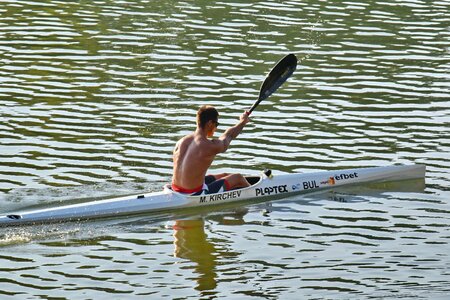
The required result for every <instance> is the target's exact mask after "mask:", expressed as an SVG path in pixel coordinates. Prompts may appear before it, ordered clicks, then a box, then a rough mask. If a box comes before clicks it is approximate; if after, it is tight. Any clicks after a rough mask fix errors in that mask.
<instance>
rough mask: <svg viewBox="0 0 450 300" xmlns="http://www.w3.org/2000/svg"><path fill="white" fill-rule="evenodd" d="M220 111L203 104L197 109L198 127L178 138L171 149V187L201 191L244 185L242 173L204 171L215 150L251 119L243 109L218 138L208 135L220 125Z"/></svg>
mask: <svg viewBox="0 0 450 300" xmlns="http://www.w3.org/2000/svg"><path fill="white" fill-rule="evenodd" d="M218 119H219V113H218V112H217V110H216V109H215V108H214V107H212V106H206V105H204V106H202V107H200V109H199V110H198V112H197V129H196V130H195V131H194V132H193V133H191V134H189V135H187V136H185V137H183V138H182V139H181V140H179V141H178V142H177V144H176V146H175V149H174V151H173V178H172V189H173V190H174V191H176V192H180V193H186V194H193V195H200V194H210V193H217V192H223V191H227V190H231V189H236V188H242V187H247V186H249V185H250V184H249V183H248V182H247V180H246V179H245V177H244V176H242V175H241V174H217V175H208V176H205V175H206V172H207V171H208V168H209V167H210V166H211V164H212V162H213V160H214V158H215V157H216V155H217V154H218V153H222V152H225V151H226V150H227V149H228V146H229V145H230V143H231V141H232V140H233V139H235V138H236V137H237V136H238V135H239V133H240V132H241V131H242V129H243V128H244V126H245V125H246V124H247V123H248V122H249V121H250V119H249V117H248V114H247V113H246V112H244V113H243V114H242V115H241V117H240V119H239V122H238V123H237V124H236V125H234V126H233V127H230V128H228V129H227V130H226V131H225V133H223V134H222V135H221V136H220V137H219V138H218V139H209V138H211V137H212V136H213V135H214V132H215V131H216V129H217V126H218V125H219V122H218Z"/></svg>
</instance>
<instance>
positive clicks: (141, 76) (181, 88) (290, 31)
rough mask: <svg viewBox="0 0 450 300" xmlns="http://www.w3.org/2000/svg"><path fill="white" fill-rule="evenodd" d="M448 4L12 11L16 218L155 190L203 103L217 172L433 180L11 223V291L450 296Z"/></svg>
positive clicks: (14, 294) (62, 4)
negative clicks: (371, 171) (217, 116)
mask: <svg viewBox="0 0 450 300" xmlns="http://www.w3.org/2000/svg"><path fill="white" fill-rule="evenodd" d="M449 11H450V2H449V1H421V0H415V1H413V0H410V1H408V0H405V1H394V2H382V1H365V2H353V1H343V2H342V1H277V2H275V1H265V2H250V1H248V2H243V1H236V2H231V3H229V2H220V1H213V2H211V1H191V2H189V1H188V2H175V1H162V2H161V1H120V2H117V1H82V2H79V1H73V2H70V1H46V2H45V3H39V2H32V1H1V2H0V191H1V193H2V194H1V195H0V201H1V202H0V203H1V208H0V212H5V211H10V210H14V209H19V208H25V207H29V206H35V205H37V206H42V205H59V204H61V203H62V202H64V201H69V200H73V199H84V200H89V199H93V198H97V197H104V196H112V195H118V194H127V193H133V192H136V191H142V190H150V191H156V190H158V189H159V188H160V186H161V185H162V184H163V183H164V182H166V181H168V180H170V173H171V163H170V159H171V151H172V147H173V145H174V143H175V142H176V140H178V139H179V138H180V137H181V136H183V135H184V134H186V133H188V132H190V131H192V130H193V129H194V121H195V112H196V110H197V108H198V107H199V106H200V105H202V104H212V105H215V106H216V107H217V108H218V109H219V110H220V112H221V121H220V123H221V126H220V127H221V128H220V129H221V130H224V129H225V128H226V127H227V126H231V125H233V124H234V122H235V121H236V119H237V118H238V116H239V114H240V113H241V112H242V111H243V110H244V109H246V108H248V107H249V106H251V104H252V103H253V101H254V100H255V99H256V97H257V94H258V89H259V85H260V83H261V81H262V80H263V78H264V76H265V74H266V73H267V72H268V71H269V70H270V68H271V67H272V66H273V64H274V63H275V62H276V61H277V60H278V59H279V58H281V57H282V56H283V55H285V54H286V53H291V52H292V53H295V54H296V55H297V56H298V57H299V59H300V61H299V67H298V69H297V71H296V73H295V74H294V76H293V77H292V78H291V79H290V80H289V81H288V82H287V83H286V84H285V85H284V86H283V87H282V88H281V89H280V91H279V92H277V93H276V94H275V95H273V96H271V97H270V98H269V99H268V100H267V101H265V102H264V103H263V104H261V105H260V107H258V110H257V111H256V112H255V114H254V116H253V121H252V123H251V124H250V125H249V126H248V127H247V128H246V130H245V132H244V133H243V134H242V135H241V136H240V137H239V138H238V139H237V140H235V141H234V142H233V144H232V147H231V148H230V150H229V152H227V153H226V154H224V155H221V156H220V157H218V159H217V161H216V163H215V165H214V169H215V170H217V171H218V172H222V171H241V172H245V173H253V172H259V171H260V170H262V169H264V168H271V169H273V170H276V171H277V172H278V173H280V172H307V171H316V170H329V169H338V168H349V167H366V166H379V165H389V164H393V163H421V164H425V165H426V166H427V177H426V186H425V187H423V183H422V182H420V181H419V182H417V181H414V182H406V183H395V184H394V183H392V184H388V185H387V184H382V185H370V186H363V187H354V188H351V189H345V190H339V191H334V192H327V193H324V194H319V195H313V196H310V197H306V198H305V197H301V198H300V197H294V198H290V199H286V200H283V201H281V202H273V203H263V204H254V205H247V206H244V207H240V208H238V209H229V208H228V209H226V208H222V209H219V210H214V211H200V212H198V213H194V212H190V213H184V214H183V215H181V214H174V215H162V216H141V217H136V218H133V219H126V220H123V219H122V220H109V221H100V222H93V223H84V224H69V225H52V226H41V227H36V228H32V229H31V228H26V229H0V245H1V248H0V297H1V298H2V299H8V298H9V297H10V298H15V299H16V298H23V299H25V298H27V299H37V298H51V297H65V298H70V299H87V298H94V299H100V298H106V297H110V298H115V299H120V298H124V297H132V298H133V297H134V298H139V297H145V296H146V297H150V296H153V297H155V298H156V297H157V298H161V297H169V298H178V297H179V298H194V299H196V298H199V297H204V298H215V297H226V298H227V299H247V298H248V299H249V298H268V299H277V298H282V299H298V297H299V295H301V296H303V297H304V298H317V299H323V298H326V299H336V298H343V299H348V298H354V299H361V298H375V299H388V298H395V299H398V298H407V299H411V298H412V299H445V298H446V295H447V294H448V293H449V291H450V271H449V264H450V258H449V255H448V253H449V250H450V249H449V237H450V233H449V227H450V226H449V219H450V214H449V212H450V207H449V198H450V193H449V182H450V175H449V171H448V170H449V167H450V155H449V151H450V132H449V128H450V127H449V125H450V101H449V99H450V80H449V79H450V75H449V71H450V13H449Z"/></svg>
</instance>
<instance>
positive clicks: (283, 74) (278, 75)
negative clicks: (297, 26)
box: [247, 54, 297, 115]
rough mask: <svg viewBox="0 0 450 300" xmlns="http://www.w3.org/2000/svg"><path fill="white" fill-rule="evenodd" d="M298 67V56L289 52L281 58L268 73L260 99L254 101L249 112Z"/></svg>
mask: <svg viewBox="0 0 450 300" xmlns="http://www.w3.org/2000/svg"><path fill="white" fill-rule="evenodd" d="M296 67H297V57H296V56H295V55H294V54H288V55H286V56H285V57H284V58H283V59H282V60H280V61H279V62H278V63H277V64H276V65H275V67H273V69H272V71H270V73H269V75H267V77H266V79H265V80H264V82H263V84H262V85H261V89H260V91H259V97H258V100H256V102H255V103H253V105H252V107H251V108H250V109H249V110H248V113H247V114H248V115H250V114H251V113H252V112H253V110H255V108H256V107H257V106H258V105H259V103H261V101H263V100H264V99H267V97H269V96H270V95H272V94H273V92H275V91H276V90H277V89H278V88H279V87H280V86H281V85H282V84H283V83H284V82H285V81H286V80H287V79H288V78H289V77H290V76H291V75H292V73H294V71H295V68H296Z"/></svg>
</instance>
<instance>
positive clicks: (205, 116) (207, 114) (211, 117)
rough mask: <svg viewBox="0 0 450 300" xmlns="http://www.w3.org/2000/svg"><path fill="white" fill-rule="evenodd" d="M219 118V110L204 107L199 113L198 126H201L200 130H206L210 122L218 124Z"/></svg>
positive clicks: (207, 106)
mask: <svg viewBox="0 0 450 300" xmlns="http://www.w3.org/2000/svg"><path fill="white" fill-rule="evenodd" d="M218 118H219V113H218V112H217V109H215V108H214V107H213V106H211V105H203V106H202V107H200V108H199V110H198V111H197V125H198V126H200V128H205V126H206V123H208V121H214V122H217V120H218Z"/></svg>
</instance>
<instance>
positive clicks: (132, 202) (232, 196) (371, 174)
mask: <svg viewBox="0 0 450 300" xmlns="http://www.w3.org/2000/svg"><path fill="white" fill-rule="evenodd" d="M424 177H425V166H423V165H395V166H386V167H374V168H359V169H347V170H337V171H323V172H314V173H303V174H301V173H295V174H283V175H275V176H272V175H270V174H267V172H266V174H262V175H260V176H248V177H246V178H247V179H248V181H249V182H250V183H251V186H249V187H246V188H243V189H236V190H231V191H226V192H223V193H217V194H209V195H200V196H190V195H186V194H181V193H177V192H174V191H172V190H171V189H170V187H169V185H166V186H165V187H164V189H163V190H162V191H160V192H154V193H148V194H138V195H131V196H126V197H118V198H111V199H104V200H98V201H92V202H86V203H79V204H71V205H64V206H59V207H53V208H45V209H38V210H31V211H24V212H11V213H6V214H4V215H0V226H13V225H23V224H34V223H49V222H65V221H78V220H86V219H96V218H105V217H113V216H119V215H122V216H130V215H133V214H139V213H144V212H145V213H148V212H161V211H173V210H177V209H182V208H188V207H198V206H207V205H214V204H216V205H217V204H220V203H228V202H239V201H241V202H242V201H245V200H250V199H259V198H271V199H274V198H282V197H286V196H288V195H292V194H295V193H305V192H316V191H320V190H323V189H329V188H332V187H337V186H343V185H350V184H359V183H365V182H383V181H398V180H406V179H416V178H424Z"/></svg>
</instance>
